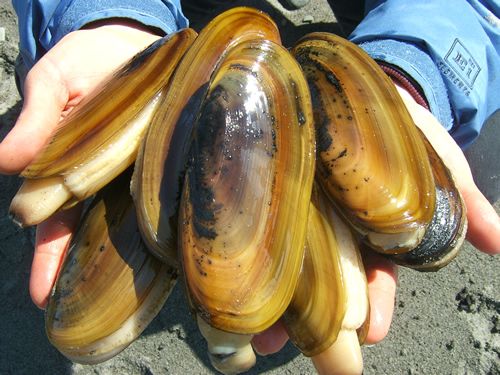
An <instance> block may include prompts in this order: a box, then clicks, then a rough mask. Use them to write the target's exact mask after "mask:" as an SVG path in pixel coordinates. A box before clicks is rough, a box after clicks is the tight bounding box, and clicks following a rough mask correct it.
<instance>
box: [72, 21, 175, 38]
mask: <svg viewBox="0 0 500 375" xmlns="http://www.w3.org/2000/svg"><path fill="white" fill-rule="evenodd" d="M102 27H105V28H122V29H128V30H129V31H131V32H139V33H147V34H150V35H155V36H163V35H165V33H164V32H163V31H162V30H161V29H159V28H157V27H153V26H147V25H145V24H143V23H141V22H139V21H136V20H133V19H130V18H118V17H116V18H106V19H102V20H97V21H92V22H89V23H87V24H85V25H83V27H82V28H81V29H82V30H95V29H99V28H102Z"/></svg>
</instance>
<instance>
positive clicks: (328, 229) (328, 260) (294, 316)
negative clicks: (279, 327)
mask: <svg viewBox="0 0 500 375" xmlns="http://www.w3.org/2000/svg"><path fill="white" fill-rule="evenodd" d="M331 210H332V207H331V204H330V203H329V202H328V198H327V197H326V196H325V195H324V193H323V192H322V191H321V188H318V186H315V188H313V193H312V198H311V206H310V208H309V220H308V224H307V237H306V245H305V253H304V263H303V265H302V269H301V272H300V276H299V281H298V284H297V288H296V289H295V293H294V296H293V299H292V301H291V302H290V305H289V306H288V308H287V310H286V311H285V314H284V315H283V321H284V322H285V325H286V328H287V332H288V335H289V336H290V340H291V341H292V342H293V343H294V344H295V345H296V346H297V347H298V348H299V349H300V351H301V352H302V353H304V354H305V355H307V356H314V355H316V354H319V353H321V352H322V351H324V350H325V349H327V348H328V347H329V346H330V345H332V343H333V342H334V341H335V340H336V338H337V335H338V333H339V331H340V328H341V326H342V321H343V320H344V315H345V312H346V309H347V293H346V292H347V289H346V288H347V286H346V285H344V284H345V281H344V276H343V274H342V265H341V259H340V255H339V253H340V251H341V249H339V246H340V244H341V243H342V242H341V241H339V240H338V239H337V236H338V235H339V234H341V233H339V232H338V231H337V233H336V228H335V227H334V226H333V223H332V221H331V220H330V216H331V212H329V211H331ZM345 233H347V234H348V239H347V240H348V241H349V240H350V242H351V243H352V242H353V241H354V238H353V237H352V236H351V234H350V233H349V231H348V230H346V228H344V232H343V233H342V234H345ZM343 240H344V241H345V239H343Z"/></svg>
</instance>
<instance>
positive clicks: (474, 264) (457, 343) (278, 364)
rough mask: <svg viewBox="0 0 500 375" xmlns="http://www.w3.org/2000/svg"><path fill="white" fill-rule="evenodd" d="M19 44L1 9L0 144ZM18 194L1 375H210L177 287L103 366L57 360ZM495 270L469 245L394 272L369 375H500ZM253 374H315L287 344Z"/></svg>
mask: <svg viewBox="0 0 500 375" xmlns="http://www.w3.org/2000/svg"><path fill="white" fill-rule="evenodd" d="M270 5H271V7H273V8H275V9H277V12H276V13H277V14H282V15H284V16H285V17H284V18H281V19H278V20H277V22H278V24H279V25H281V26H290V25H293V24H295V25H299V27H300V26H302V27H304V28H307V29H309V28H314V25H311V24H310V23H311V22H314V23H319V24H318V27H324V25H325V24H328V23H329V22H331V20H332V16H331V14H330V13H329V12H328V11H327V10H326V9H325V8H324V6H323V2H322V1H320V0H317V1H316V0H315V1H313V2H312V3H310V4H309V5H308V7H306V9H304V10H303V12H292V11H290V10H286V9H284V8H283V6H282V5H281V3H278V2H276V1H274V0H273V1H271V2H270ZM2 35H5V38H4V40H2V39H3V38H1V37H2ZM17 42H18V35H17V25H16V17H15V14H14V13H13V10H12V7H11V5H10V2H9V1H6V0H1V1H0V139H2V138H3V137H4V136H5V134H6V133H7V132H8V130H9V129H10V127H11V126H12V125H13V123H14V121H15V119H16V116H17V114H18V113H19V111H20V108H21V99H20V98H19V95H18V93H17V90H16V87H15V82H14V78H13V69H14V61H15V58H16V56H17ZM497 124H498V122H497ZM497 160H498V159H497ZM19 185H20V179H19V178H18V177H16V176H0V191H1V194H0V298H1V301H2V302H1V304H0V317H1V319H0V334H1V336H0V374H35V373H36V374H76V375H87V374H88V375H90V374H103V375H104V374H211V373H216V372H215V371H214V370H213V369H212V368H211V367H210V364H209V362H208V358H207V355H206V353H205V343H204V341H203V339H202V337H201V335H200V334H199V333H198V331H197V328H196V326H195V324H194V321H193V319H192V317H191V316H190V313H189V311H188V309H187V307H186V301H185V297H184V294H183V291H182V288H181V287H179V286H178V287H176V288H175V290H174V292H173V294H172V296H171V298H170V299H169V300H168V302H167V304H166V305H165V307H164V308H163V309H162V311H161V312H160V314H159V315H158V316H157V318H156V319H155V320H154V321H153V322H152V324H151V325H150V326H149V327H148V328H147V329H146V331H145V332H144V333H143V334H142V335H141V337H140V338H139V339H138V340H137V341H135V342H134V343H132V344H131V345H130V346H129V347H128V348H127V349H126V350H124V351H123V352H122V353H121V354H119V355H118V356H116V357H115V358H113V359H111V360H109V361H108V362H105V363H102V364H99V365H95V366H85V365H79V364H73V363H71V362H70V361H69V360H67V359H65V358H64V357H63V356H62V355H61V354H59V352H58V351H57V350H56V349H55V348H53V347H52V346H51V345H50V343H49V342H48V340H47V338H46V336H45V332H44V313H43V311H41V310H39V309H37V308H36V307H35V306H34V305H33V303H32V302H31V300H30V297H29V293H28V279H29V274H30V264H31V260H32V254H33V244H34V231H33V230H32V229H26V230H21V229H19V228H17V227H16V226H15V225H14V224H13V223H12V222H11V221H10V219H9V217H8V214H7V211H8V206H9V203H10V200H11V199H12V197H13V195H14V194H15V192H16V190H17V188H18V186H19ZM496 208H497V210H499V209H500V206H499V204H498V203H497V205H496ZM499 265H500V262H499V258H498V257H497V258H493V257H490V256H487V255H485V254H483V253H480V252H478V251H477V250H475V249H474V248H473V247H472V246H471V245H470V244H468V243H466V244H465V245H464V246H463V248H462V251H461V253H460V255H459V256H458V257H457V259H456V260H455V261H453V262H452V263H451V264H450V265H449V266H448V267H446V268H445V269H443V270H441V271H439V272H437V273H419V272H416V271H412V270H408V269H403V268H400V269H399V282H398V284H399V287H398V293H397V299H396V302H395V303H396V311H395V316H394V321H393V324H392V327H391V330H390V332H389V335H388V336H387V338H386V339H385V340H384V341H383V342H381V343H379V344H377V345H375V346H372V347H364V348H363V354H364V359H365V374H367V375H371V374H500V365H499V363H500V362H499V356H500V335H499V332H500V319H499V313H500V280H499V272H498V270H499ZM258 373H259V374H260V373H262V374H313V373H314V368H313V367H312V365H311V364H310V361H309V359H308V358H306V357H304V356H302V355H301V354H300V352H299V351H298V350H296V349H295V348H294V347H293V346H292V345H290V344H288V345H287V346H286V347H285V349H284V350H282V351H281V352H280V353H278V354H276V355H272V356H268V357H259V358H258V364H257V366H256V367H255V368H254V369H253V370H252V371H250V372H249V374H258Z"/></svg>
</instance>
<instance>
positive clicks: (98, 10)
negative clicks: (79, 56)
mask: <svg viewBox="0 0 500 375" xmlns="http://www.w3.org/2000/svg"><path fill="white" fill-rule="evenodd" d="M12 4H13V6H14V9H15V11H16V13H17V16H18V19H19V39H20V41H19V44H20V52H21V55H22V57H23V60H24V63H25V64H26V66H27V67H28V68H31V67H32V66H33V65H34V64H35V62H36V61H38V59H40V57H41V56H43V54H44V53H45V52H46V51H48V50H49V49H50V48H52V47H53V46H54V45H55V44H56V43H57V42H58V41H59V40H61V39H62V37H63V36H65V35H66V34H68V33H70V32H71V31H75V30H78V29H80V28H82V27H83V26H84V25H86V24H88V23H90V22H93V21H97V20H102V19H106V18H115V17H119V18H128V19H133V20H136V21H138V22H140V23H142V24H144V25H146V26H151V27H155V28H157V29H160V30H162V31H163V32H164V33H165V34H168V33H171V32H174V31H177V30H178V29H181V28H184V27H187V25H188V23H187V20H186V18H185V17H184V15H183V14H182V11H181V7H180V0H142V1H136V0H28V1H26V0H13V1H12Z"/></svg>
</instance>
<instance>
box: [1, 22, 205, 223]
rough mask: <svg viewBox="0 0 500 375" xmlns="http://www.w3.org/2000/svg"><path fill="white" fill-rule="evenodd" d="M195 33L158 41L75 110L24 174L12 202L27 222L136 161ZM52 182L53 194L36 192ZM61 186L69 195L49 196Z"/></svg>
mask: <svg viewBox="0 0 500 375" xmlns="http://www.w3.org/2000/svg"><path fill="white" fill-rule="evenodd" d="M195 36H196V33H195V32H194V31H193V30H191V29H184V30H181V31H179V32H178V33H175V34H172V35H169V36H167V37H165V38H163V39H160V40H159V41H157V42H155V43H153V44H152V45H151V46H150V47H148V48H146V49H145V50H144V51H143V52H141V53H139V54H138V55H137V56H135V57H134V58H133V59H132V60H131V61H129V62H128V63H127V64H125V65H124V66H123V67H122V68H121V69H119V70H118V71H117V72H116V73H115V74H113V75H112V76H111V77H110V78H109V79H108V80H107V81H106V82H104V83H103V84H102V85H101V86H100V87H98V88H96V90H94V91H93V92H92V93H91V94H89V95H88V96H87V97H86V98H85V99H84V100H82V102H81V103H79V104H78V105H77V106H76V107H75V108H74V109H73V111H71V113H70V114H69V115H68V117H67V118H65V119H64V120H63V121H62V122H61V124H60V127H59V129H58V130H57V132H56V133H55V135H54V137H53V138H52V140H51V141H50V142H49V144H48V145H47V146H46V147H45V149H44V150H43V151H42V152H41V154H40V155H39V156H38V157H37V158H36V159H35V160H34V161H33V162H32V163H31V164H30V165H29V166H28V167H27V168H26V169H25V170H24V171H23V172H22V173H21V175H22V176H23V177H25V178H26V180H25V183H24V184H23V189H22V191H21V192H20V194H19V195H20V197H18V198H19V199H17V198H16V200H15V202H14V204H13V205H12V206H11V212H12V215H13V216H14V217H15V218H16V219H17V221H18V222H19V223H20V224H21V225H33V224H37V223H39V222H41V221H43V220H44V219H46V218H47V217H48V216H50V215H51V214H52V213H54V212H55V211H56V210H57V209H59V208H60V207H61V206H62V205H64V202H65V201H67V200H71V201H72V204H74V202H76V201H79V200H84V199H86V198H88V197H90V196H92V195H93V194H95V193H96V192H97V191H98V190H99V189H101V188H102V187H103V186H105V185H106V184H108V183H109V182H110V181H111V180H113V179H114V178H115V177H116V176H118V175H119V174H120V173H121V172H123V171H124V170H125V169H126V168H127V167H128V166H130V165H131V164H132V163H133V162H134V160H135V157H136V155H137V150H138V148H139V144H140V141H141V139H142V137H143V136H144V133H145V131H146V129H147V127H148V125H149V123H150V120H151V117H152V115H153V113H154V111H155V110H156V108H157V106H158V103H159V96H160V95H161V91H162V89H163V88H164V86H165V85H167V83H168V82H169V79H170V76H171V74H172V72H173V70H174V68H175V66H176V64H177V61H178V60H179V59H180V57H181V56H182V54H183V53H184V51H185V50H186V48H187V46H188V45H189V44H190V43H191V42H192V40H193V39H194V38H195ZM52 185H54V188H53V189H52V191H51V192H50V194H46V195H40V194H37V193H36V192H37V191H39V190H40V187H43V189H47V186H52ZM57 185H63V187H64V195H61V196H60V197H61V198H59V199H46V197H47V196H49V197H50V196H51V195H57V194H59V193H58V191H60V190H61V189H60V188H59V187H58V186H57ZM27 192H30V193H32V194H27ZM40 200H45V201H46V202H45V203H44V204H43V206H42V205H40V209H38V210H37V211H33V209H32V207H33V205H36V203H33V201H35V202H36V201H40Z"/></svg>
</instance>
